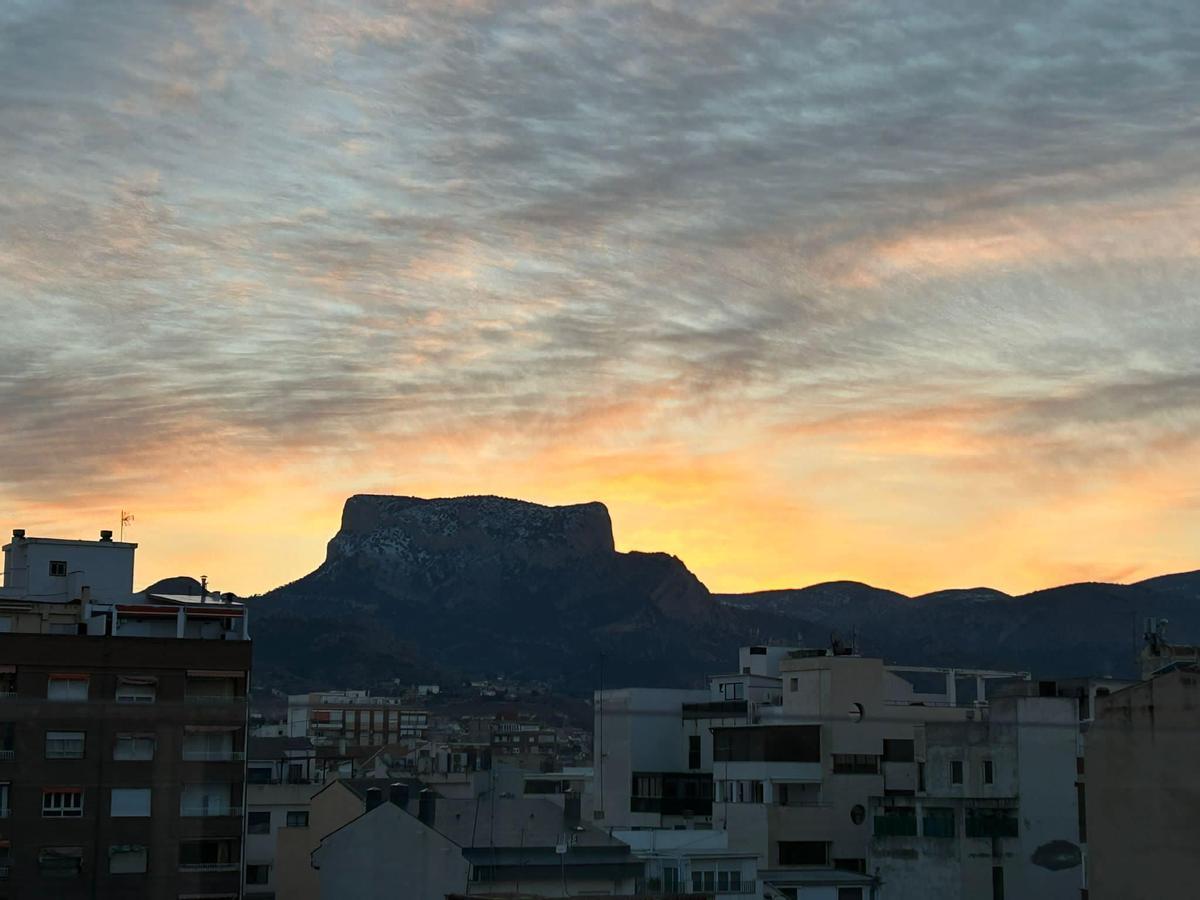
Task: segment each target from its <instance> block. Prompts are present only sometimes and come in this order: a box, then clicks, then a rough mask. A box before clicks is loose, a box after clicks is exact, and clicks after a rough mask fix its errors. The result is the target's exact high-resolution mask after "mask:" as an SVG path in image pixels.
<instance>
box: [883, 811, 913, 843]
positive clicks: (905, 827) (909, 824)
mask: <svg viewBox="0 0 1200 900" xmlns="http://www.w3.org/2000/svg"><path fill="white" fill-rule="evenodd" d="M875 836H876V837H916V836H917V811H916V809H915V808H913V807H911V806H894V807H890V808H889V807H884V808H883V809H881V810H879V812H878V813H876V814H875Z"/></svg>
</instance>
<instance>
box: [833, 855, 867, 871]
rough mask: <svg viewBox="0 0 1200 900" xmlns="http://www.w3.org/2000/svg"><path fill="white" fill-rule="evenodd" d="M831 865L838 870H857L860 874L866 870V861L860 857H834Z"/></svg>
mask: <svg viewBox="0 0 1200 900" xmlns="http://www.w3.org/2000/svg"><path fill="white" fill-rule="evenodd" d="M833 867H834V868H835V869H837V870H838V871H840V872H858V873H859V874H860V875H865V874H866V872H867V861H866V860H865V859H863V858H862V857H845V858H843V859H835V860H834V861H833Z"/></svg>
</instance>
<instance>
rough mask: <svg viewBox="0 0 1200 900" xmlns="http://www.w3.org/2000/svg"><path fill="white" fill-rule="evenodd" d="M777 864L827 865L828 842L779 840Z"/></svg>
mask: <svg viewBox="0 0 1200 900" xmlns="http://www.w3.org/2000/svg"><path fill="white" fill-rule="evenodd" d="M779 865H781V866H827V865H829V844H828V843H827V842H825V841H780V842H779Z"/></svg>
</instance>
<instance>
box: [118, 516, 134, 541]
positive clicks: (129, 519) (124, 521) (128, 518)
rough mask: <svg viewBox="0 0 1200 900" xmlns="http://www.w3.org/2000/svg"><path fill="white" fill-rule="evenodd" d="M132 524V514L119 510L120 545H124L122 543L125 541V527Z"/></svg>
mask: <svg viewBox="0 0 1200 900" xmlns="http://www.w3.org/2000/svg"><path fill="white" fill-rule="evenodd" d="M132 524H133V513H131V512H125V510H121V529H120V531H121V541H122V543H124V541H125V526H126V525H132Z"/></svg>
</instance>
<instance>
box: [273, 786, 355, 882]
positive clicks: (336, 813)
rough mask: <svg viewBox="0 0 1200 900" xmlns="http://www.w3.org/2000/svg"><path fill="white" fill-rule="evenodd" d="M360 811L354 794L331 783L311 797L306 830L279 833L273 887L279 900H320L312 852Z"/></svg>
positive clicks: (287, 829) (295, 829) (290, 829)
mask: <svg viewBox="0 0 1200 900" xmlns="http://www.w3.org/2000/svg"><path fill="white" fill-rule="evenodd" d="M363 808H364V803H363V801H362V799H361V798H359V796H358V795H357V794H355V793H354V792H353V791H352V790H350V789H349V788H348V787H346V786H345V785H344V784H342V783H340V782H336V781H335V782H331V783H330V784H327V785H326V786H325V787H324V788H323V789H322V790H319V791H318V792H317V793H316V794H314V795H313V798H312V803H311V805H310V806H309V812H308V827H307V828H283V829H281V830H280V831H279V832H278V834H277V836H276V841H275V858H276V866H275V883H276V891H277V894H278V896H279V897H280V898H286V900H320V897H321V883H320V879H319V878H318V875H317V871H316V870H315V869H314V868H313V867H312V860H311V854H312V851H314V850H316V849H317V847H319V846H320V844H321V839H322V838H324V837H325V836H326V835H328V834H330V833H332V832H333V831H335V830H336V829H338V828H341V827H342V826H343V825H345V824H346V823H348V822H351V821H353V820H354V819H356V818H358V817H359V816H360V815H362V811H363ZM328 896H330V897H337V896H339V895H337V894H331V895H328ZM347 896H353V895H347Z"/></svg>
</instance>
